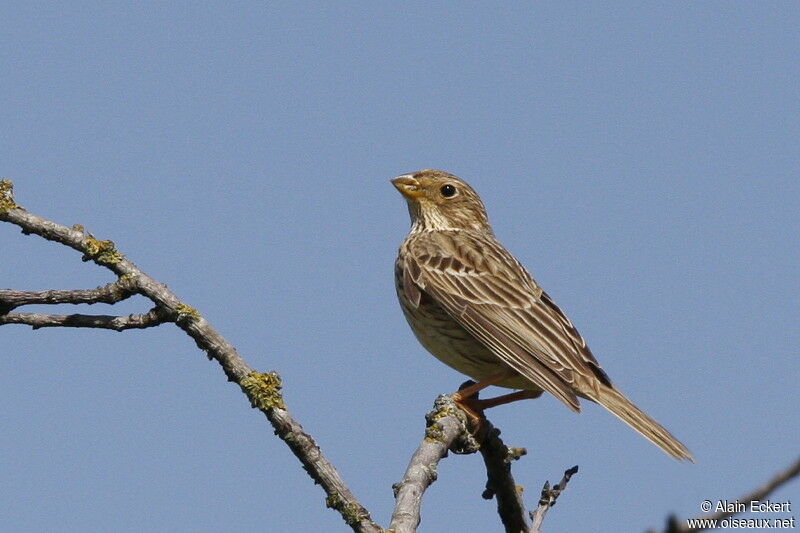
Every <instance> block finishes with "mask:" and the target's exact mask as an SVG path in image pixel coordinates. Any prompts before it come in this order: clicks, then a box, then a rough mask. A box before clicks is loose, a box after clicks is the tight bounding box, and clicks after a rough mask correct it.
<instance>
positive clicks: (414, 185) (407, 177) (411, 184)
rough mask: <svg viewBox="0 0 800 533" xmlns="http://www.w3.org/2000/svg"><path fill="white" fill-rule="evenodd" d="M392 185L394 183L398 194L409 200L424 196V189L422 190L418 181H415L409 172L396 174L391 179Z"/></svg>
mask: <svg viewBox="0 0 800 533" xmlns="http://www.w3.org/2000/svg"><path fill="white" fill-rule="evenodd" d="M392 185H394V186H395V187H396V188H397V190H398V191H400V194H402V195H403V196H405V197H406V198H407V199H409V200H415V199H417V198H422V197H423V196H425V191H423V190H422V188H421V187H420V185H419V181H417V180H416V179H415V178H414V177H413V176H412V175H411V174H403V175H402V176H397V177H396V178H394V179H393V180H392Z"/></svg>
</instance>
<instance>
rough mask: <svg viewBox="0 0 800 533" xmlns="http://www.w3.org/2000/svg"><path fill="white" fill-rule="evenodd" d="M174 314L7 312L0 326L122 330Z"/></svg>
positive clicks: (0, 317)
mask: <svg viewBox="0 0 800 533" xmlns="http://www.w3.org/2000/svg"><path fill="white" fill-rule="evenodd" d="M174 321H175V316H174V315H173V314H171V313H169V312H167V311H165V310H163V309H160V308H158V307H154V308H153V309H151V310H150V311H149V312H147V313H145V314H143V315H128V316H111V315H79V314H75V315H48V314H44V313H7V314H4V315H0V326H2V325H4V324H23V325H26V326H31V327H32V328H33V329H39V328H55V327H62V328H100V329H113V330H115V331H123V330H126V329H146V328H152V327H154V326H159V325H161V324H163V323H164V322H174Z"/></svg>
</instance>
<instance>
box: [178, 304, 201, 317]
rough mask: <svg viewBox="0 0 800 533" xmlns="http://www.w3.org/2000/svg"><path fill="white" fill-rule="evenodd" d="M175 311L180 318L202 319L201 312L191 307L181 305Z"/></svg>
mask: <svg viewBox="0 0 800 533" xmlns="http://www.w3.org/2000/svg"><path fill="white" fill-rule="evenodd" d="M175 311H177V313H178V318H200V312H199V311H198V310H197V309H195V308H194V307H192V306H190V305H186V304H179V305H178V307H176V308H175Z"/></svg>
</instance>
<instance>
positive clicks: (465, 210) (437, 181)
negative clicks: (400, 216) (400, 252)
mask: <svg viewBox="0 0 800 533" xmlns="http://www.w3.org/2000/svg"><path fill="white" fill-rule="evenodd" d="M392 185H394V186H395V187H396V188H397V190H398V191H400V194H402V195H403V196H404V197H405V199H406V202H407V203H408V212H409V214H410V215H411V223H412V228H413V230H417V231H424V230H448V229H450V230H452V229H468V230H474V231H484V232H489V233H491V231H492V230H491V228H490V227H489V219H488V217H487V216H486V209H485V208H484V207H483V202H481V199H480V197H479V196H478V194H477V193H476V192H475V191H474V190H473V189H472V187H470V186H469V185H467V184H466V183H465V182H464V181H463V180H461V179H459V178H457V177H455V176H453V175H452V174H448V173H447V172H444V171H442V170H433V169H425V170H420V171H418V172H414V173H411V174H403V175H402V176H397V177H396V178H394V179H393V180H392Z"/></svg>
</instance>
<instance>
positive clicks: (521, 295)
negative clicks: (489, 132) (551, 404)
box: [406, 231, 610, 411]
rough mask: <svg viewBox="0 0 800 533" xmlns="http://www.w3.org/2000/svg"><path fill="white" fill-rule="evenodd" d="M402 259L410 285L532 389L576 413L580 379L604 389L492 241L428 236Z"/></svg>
mask: <svg viewBox="0 0 800 533" xmlns="http://www.w3.org/2000/svg"><path fill="white" fill-rule="evenodd" d="M408 252H409V254H408V257H407V259H406V268H407V269H408V272H409V274H410V276H411V278H412V280H413V281H414V283H416V284H417V285H418V287H419V288H420V289H422V290H423V291H424V292H425V293H426V294H427V295H428V296H430V297H431V298H433V299H434V300H435V301H436V302H437V303H438V304H439V305H440V306H442V307H443V308H444V309H445V310H446V311H447V312H448V313H449V314H450V315H451V316H452V317H453V318H454V319H455V320H456V321H457V322H458V323H459V324H461V325H462V326H463V327H464V328H465V329H466V330H467V331H469V332H470V333H471V334H472V335H473V336H474V337H475V338H476V339H478V340H479V341H480V342H482V343H483V344H484V345H485V346H486V347H487V348H489V349H490V350H491V351H492V352H493V353H494V354H495V355H497V356H498V357H499V358H500V359H501V360H503V361H504V362H505V363H506V364H508V365H509V366H510V367H511V368H513V369H514V370H515V371H517V372H519V373H520V374H522V375H523V376H525V377H526V378H527V379H529V380H530V381H531V382H533V383H534V384H535V385H537V386H538V387H540V388H542V389H544V390H546V391H548V392H550V393H551V394H553V395H554V396H556V397H557V398H558V399H559V400H561V401H563V402H564V403H565V404H566V405H567V406H569V407H570V408H572V409H573V410H576V411H577V410H579V407H578V399H577V397H576V394H575V392H576V390H580V388H582V386H585V385H584V384H585V383H586V382H587V380H586V379H585V378H587V377H588V378H589V380H588V382H589V383H597V382H598V381H600V382H602V383H606V384H608V385H610V381H609V380H608V377H607V376H606V374H605V372H603V370H602V369H601V368H600V365H599V364H598V363H597V361H596V360H595V358H594V357H593V356H592V353H591V352H590V351H589V348H588V347H587V346H586V342H585V341H584V340H583V338H582V337H581V336H580V334H579V333H578V332H577V330H576V329H575V328H574V327H573V325H572V323H571V322H570V321H569V319H568V318H567V317H566V316H564V314H563V313H562V312H561V310H560V309H559V308H558V307H557V306H556V305H555V304H554V303H553V302H552V300H550V298H549V297H548V296H547V294H545V293H544V292H543V291H542V290H541V289H540V288H539V286H538V285H537V284H536V282H535V281H534V280H533V278H532V277H531V276H530V275H529V274H528V272H527V271H526V270H525V269H524V268H523V267H522V265H520V264H519V262H518V261H517V260H516V259H514V257H513V256H512V255H511V254H510V253H509V252H508V251H507V250H506V249H505V248H503V247H502V246H501V245H500V244H499V243H498V242H497V241H496V240H495V239H494V238H493V237H491V236H486V235H482V234H476V233H473V232H465V231H440V232H431V233H428V234H426V235H421V236H420V237H419V238H417V239H414V241H413V242H411V243H409V247H408ZM576 377H577V378H578V379H579V380H580V381H581V383H580V384H578V387H577V388H576Z"/></svg>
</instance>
